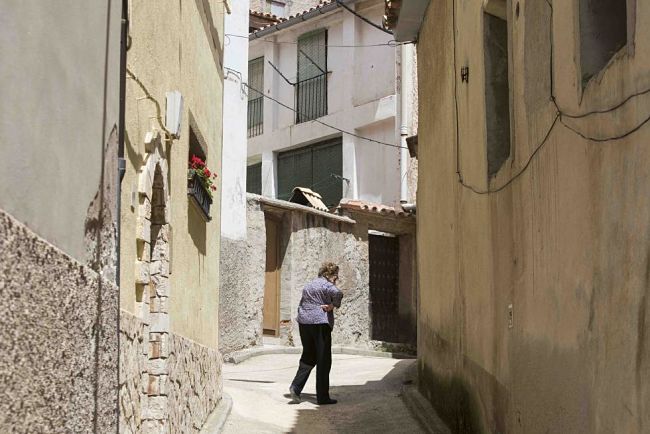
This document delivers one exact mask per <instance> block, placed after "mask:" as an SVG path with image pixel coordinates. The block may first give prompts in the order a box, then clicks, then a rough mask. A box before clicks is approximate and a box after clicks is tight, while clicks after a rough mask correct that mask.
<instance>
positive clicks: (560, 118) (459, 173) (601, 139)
mask: <svg viewBox="0 0 650 434" xmlns="http://www.w3.org/2000/svg"><path fill="white" fill-rule="evenodd" d="M546 3H547V5H548V6H549V8H550V9H551V18H550V20H549V25H550V27H551V62H550V63H551V67H550V76H551V96H550V101H551V102H552V103H553V106H554V107H555V109H556V113H555V117H554V118H553V122H552V123H551V125H550V127H549V128H548V130H547V132H546V134H545V135H544V138H543V139H542V141H541V142H540V143H539V145H537V146H536V147H535V149H534V150H533V152H532V153H531V154H530V156H529V157H528V158H527V159H526V162H525V163H524V165H523V166H522V167H521V169H519V170H518V171H517V172H516V173H515V174H514V175H513V176H512V177H510V178H509V179H508V180H507V181H506V182H504V183H503V184H502V185H501V186H499V187H496V188H488V189H486V190H483V189H478V188H476V187H474V186H473V185H471V184H467V183H466V182H465V181H464V180H463V175H462V171H461V168H460V128H459V119H458V94H457V80H458V79H457V77H456V71H457V63H456V1H455V0H453V1H452V6H453V7H452V14H453V19H452V24H453V40H454V55H453V59H454V103H455V112H456V116H455V123H456V175H457V177H458V182H459V184H461V186H463V187H464V188H467V189H468V190H470V191H472V192H473V193H476V194H480V195H484V194H491V193H498V192H500V191H502V190H504V189H505V188H506V187H508V186H509V185H510V184H512V183H513V182H514V181H515V180H516V179H518V178H519V177H520V176H521V175H522V174H523V173H524V172H525V171H526V170H527V169H528V168H529V167H530V163H531V162H532V160H533V158H535V156H536V155H537V154H538V153H539V151H540V150H541V149H542V148H543V147H544V145H545V144H546V143H547V142H548V139H549V137H550V136H551V133H552V131H553V129H554V128H555V126H556V125H557V124H558V122H559V123H560V124H562V125H563V126H564V127H565V128H567V129H569V130H570V131H572V132H573V133H574V134H576V135H578V136H579V137H581V138H583V139H585V140H588V141H592V142H600V143H602V142H610V141H616V140H621V139H624V138H626V137H628V136H630V135H631V134H633V133H635V132H637V131H638V130H640V129H641V128H642V127H643V126H644V125H645V124H647V123H648V122H650V115H649V116H648V117H646V118H645V119H644V120H643V121H641V123H640V124H638V125H637V126H635V127H634V128H632V129H631V130H628V131H626V132H625V133H622V134H619V135H614V136H609V137H594V136H590V135H588V134H585V133H583V132H581V131H580V130H578V129H577V128H575V127H574V126H572V125H571V124H568V123H567V122H566V121H565V119H564V118H569V119H582V118H586V117H588V116H592V115H595V114H604V113H610V112H613V111H615V110H617V109H619V108H621V107H622V106H624V105H625V104H626V103H627V102H629V101H630V100H632V99H634V98H636V97H639V96H642V95H645V94H648V93H650V89H646V90H643V91H639V92H635V93H633V94H631V95H629V96H628V97H626V98H625V99H623V100H622V101H621V102H619V103H617V104H615V105H613V106H611V107H609V108H606V109H598V110H592V111H589V112H585V113H581V114H571V113H566V112H564V111H563V110H562V109H561V108H560V107H559V105H558V104H557V101H556V99H555V86H554V75H555V74H554V51H553V39H552V37H553V5H552V4H551V3H550V2H549V1H548V0H546Z"/></svg>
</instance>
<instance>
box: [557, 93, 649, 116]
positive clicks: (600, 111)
mask: <svg viewBox="0 0 650 434" xmlns="http://www.w3.org/2000/svg"><path fill="white" fill-rule="evenodd" d="M648 93H650V89H646V90H642V91H639V92H635V93H633V94H631V95H629V96H628V97H627V98H625V99H624V100H623V101H621V102H619V103H618V104H616V105H614V106H612V107H609V108H606V109H600V110H592V111H589V112H586V113H582V114H570V113H565V112H564V111H562V116H563V117H567V118H571V119H581V118H586V117H587V116H591V115H595V114H603V113H610V112H613V111H614V110H617V109H619V108H621V107H623V106H624V105H625V104H626V103H627V102H628V101H630V100H632V99H634V98H636V97H639V96H642V95H645V94H648ZM553 101H554V102H555V97H554V98H553ZM556 105H557V103H556Z"/></svg>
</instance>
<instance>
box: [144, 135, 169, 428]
mask: <svg viewBox="0 0 650 434" xmlns="http://www.w3.org/2000/svg"><path fill="white" fill-rule="evenodd" d="M147 139H148V140H145V142H146V145H147V150H148V151H149V152H148V153H147V155H146V157H145V162H144V164H143V165H142V168H141V170H140V175H139V178H138V212H137V214H138V216H137V219H138V220H137V236H136V243H137V251H138V260H137V261H136V264H135V266H136V288H135V291H136V303H137V304H138V305H137V306H136V312H138V314H139V316H140V317H141V319H142V321H143V323H144V333H143V338H144V344H145V346H146V349H145V351H144V353H145V354H144V357H145V359H146V360H144V368H145V371H144V372H143V379H142V380H143V387H142V390H141V394H142V396H141V401H140V402H141V411H142V428H143V432H163V431H164V430H165V429H166V427H168V424H169V421H168V418H169V410H168V406H167V403H168V386H167V384H168V378H169V369H168V358H169V340H170V337H169V333H170V327H169V309H168V305H169V303H168V300H169V296H170V282H169V258H170V245H169V241H170V225H169V189H168V185H167V180H168V179H169V178H168V170H169V166H168V164H167V160H166V158H165V154H164V151H163V143H162V141H161V140H160V136H159V135H157V134H156V135H153V134H148V137H147Z"/></svg>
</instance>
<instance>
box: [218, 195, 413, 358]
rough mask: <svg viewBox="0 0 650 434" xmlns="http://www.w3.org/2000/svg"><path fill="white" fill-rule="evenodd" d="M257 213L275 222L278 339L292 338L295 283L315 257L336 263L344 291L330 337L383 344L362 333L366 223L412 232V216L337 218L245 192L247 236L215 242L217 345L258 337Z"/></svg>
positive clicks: (308, 276) (295, 335)
mask: <svg viewBox="0 0 650 434" xmlns="http://www.w3.org/2000/svg"><path fill="white" fill-rule="evenodd" d="M265 213H268V214H270V215H272V216H273V217H274V219H276V220H278V221H280V222H281V227H282V229H281V236H280V238H281V239H280V260H281V271H280V333H279V338H280V342H281V343H282V344H284V345H300V334H299V332H298V324H297V323H296V322H295V316H296V312H297V308H298V303H299V302H300V298H301V296H302V288H303V286H304V284H305V283H306V282H308V281H310V280H312V279H314V278H315V277H316V276H317V274H318V268H319V266H320V264H321V263H322V262H324V261H333V262H335V263H337V264H339V266H340V281H339V284H338V285H339V286H340V287H341V289H342V290H343V291H344V298H343V302H342V304H341V308H340V309H337V310H336V312H335V318H336V326H335V328H334V332H333V334H332V339H333V343H334V344H336V345H347V346H360V347H366V348H377V349H385V348H387V347H386V345H384V343H379V342H374V341H372V339H371V335H370V326H371V318H370V309H369V306H370V288H369V273H370V270H369V262H368V254H369V253H368V230H370V229H376V230H382V231H387V232H393V233H396V234H410V237H411V239H412V238H413V234H414V231H415V222H414V219H412V218H407V219H403V218H402V219H400V218H395V217H387V216H382V215H376V216H367V215H365V214H364V213H359V214H358V215H357V214H354V215H353V214H350V217H351V218H350V217H342V216H338V215H333V214H325V213H319V212H313V210H310V209H309V208H305V207H302V206H298V205H296V204H290V203H288V202H283V201H276V200H271V199H267V198H262V197H260V196H256V195H249V196H248V207H247V221H248V230H247V237H248V238H247V240H246V241H244V242H234V241H229V242H227V243H222V267H221V270H222V275H221V279H222V282H224V285H223V286H222V288H221V300H220V343H219V345H220V349H221V352H222V353H228V352H231V351H235V350H239V349H243V348H247V347H251V346H255V345H260V344H261V343H262V319H263V318H262V317H263V311H262V310H263V302H264V271H265V260H266V255H265V252H266V229H265V225H264V219H265ZM411 243H412V242H411ZM412 244H413V243H412ZM412 247H413V252H412V253H411V256H410V259H411V261H410V262H409V261H408V260H406V261H404V263H403V264H402V266H406V267H409V266H410V267H411V269H410V270H409V271H408V272H407V273H406V276H409V275H413V276H414V275H415V266H414V261H413V259H414V255H415V250H414V246H412ZM414 282H415V277H413V278H412V279H411V282H409V283H407V285H408V284H411V285H412V287H413V288H415V286H414V285H415V283H414ZM400 297H401V295H400ZM407 299H408V300H407V301H408V302H409V303H412V309H411V311H412V315H413V317H412V318H408V313H407V315H406V316H407V318H406V319H405V324H406V323H407V322H410V323H413V324H415V319H414V316H415V306H416V304H415V297H414V296H413V297H411V296H409V297H407ZM402 307H403V306H400V311H401V310H403V309H402ZM405 309H406V310H407V311H408V309H409V307H408V306H406V308H405ZM396 320H401V319H398V318H396ZM407 327H408V325H407ZM410 334H411V335H412V336H410V337H409V338H408V339H406V340H405V342H407V343H414V342H415V325H414V326H413V328H412V331H411V332H410ZM391 348H392V347H391Z"/></svg>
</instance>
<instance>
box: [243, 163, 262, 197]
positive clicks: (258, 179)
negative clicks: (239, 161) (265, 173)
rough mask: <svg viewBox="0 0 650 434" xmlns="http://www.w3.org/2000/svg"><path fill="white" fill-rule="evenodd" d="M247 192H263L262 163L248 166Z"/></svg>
mask: <svg viewBox="0 0 650 434" xmlns="http://www.w3.org/2000/svg"><path fill="white" fill-rule="evenodd" d="M246 192H247V193H254V194H262V163H257V164H251V165H250V166H248V167H247V168H246Z"/></svg>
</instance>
